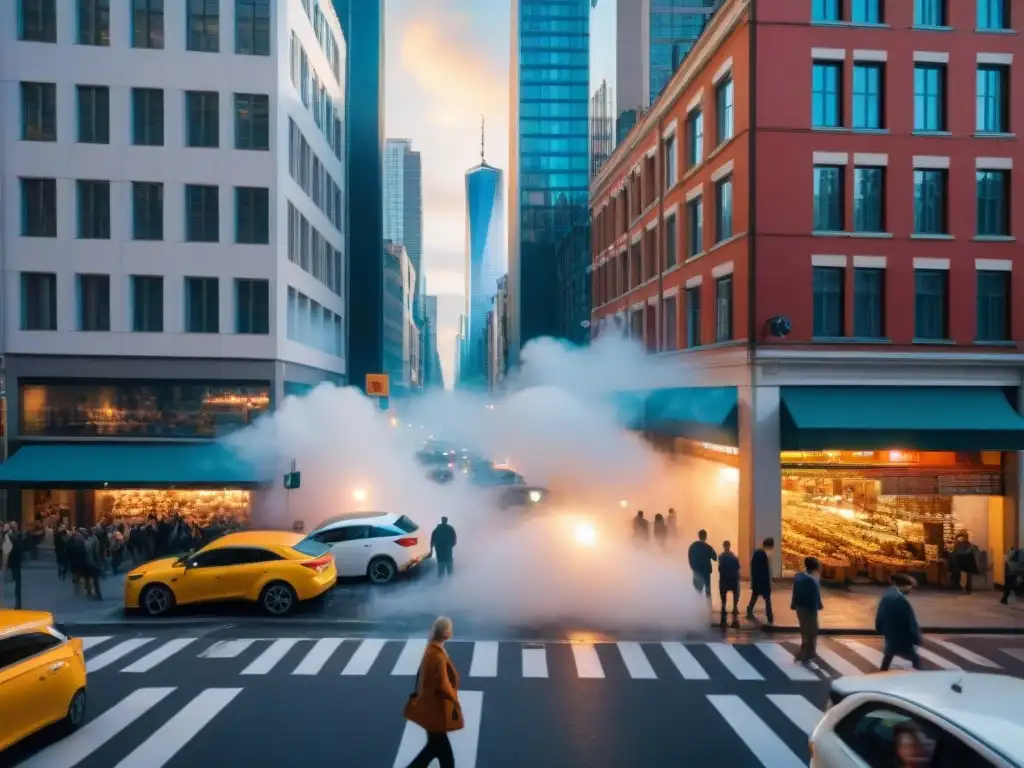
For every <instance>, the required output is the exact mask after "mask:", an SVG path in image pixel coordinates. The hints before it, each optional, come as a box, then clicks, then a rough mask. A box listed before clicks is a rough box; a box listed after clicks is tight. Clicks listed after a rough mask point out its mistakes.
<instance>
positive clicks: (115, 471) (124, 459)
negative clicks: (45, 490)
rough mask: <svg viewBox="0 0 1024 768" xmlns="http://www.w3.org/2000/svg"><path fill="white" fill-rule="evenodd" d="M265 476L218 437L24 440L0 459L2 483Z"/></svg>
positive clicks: (255, 479) (228, 481)
mask: <svg viewBox="0 0 1024 768" xmlns="http://www.w3.org/2000/svg"><path fill="white" fill-rule="evenodd" d="M266 479H267V478H263V477H261V476H260V474H259V473H258V472H257V471H256V469H255V468H254V467H252V466H250V465H249V464H248V463H247V462H245V461H243V460H242V459H241V458H240V457H238V456H237V455H236V454H235V452H234V451H232V450H231V449H230V448H228V447H226V446H223V445H221V444H219V443H185V444H178V445H175V444H168V443H159V444H154V443H144V444H137V445H132V444H125V443H118V444H97V443H78V444H59V445H26V446H24V447H23V448H22V449H21V450H19V451H18V452H17V453H15V454H14V455H13V456H12V457H11V458H10V459H8V460H7V461H5V462H4V463H3V464H0V485H52V486H54V487H58V486H70V485H82V486H102V485H104V484H106V485H108V486H119V487H122V488H125V487H143V488H144V487H163V486H170V485H181V486H189V485H191V486H220V487H225V486H250V485H256V484H258V483H260V482H263V481H264V480H266Z"/></svg>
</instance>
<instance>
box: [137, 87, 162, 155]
mask: <svg viewBox="0 0 1024 768" xmlns="http://www.w3.org/2000/svg"><path fill="white" fill-rule="evenodd" d="M132 144H135V145H136V146H140V147H162V146H163V145H164V92H163V91H162V90H160V89H159V88H132Z"/></svg>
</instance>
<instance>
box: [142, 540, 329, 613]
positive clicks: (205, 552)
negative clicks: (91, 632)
mask: <svg viewBox="0 0 1024 768" xmlns="http://www.w3.org/2000/svg"><path fill="white" fill-rule="evenodd" d="M337 580H338V569H337V568H336V567H335V564H334V555H332V554H331V550H330V548H329V547H328V546H327V545H326V544H322V543H320V542H318V541H314V540H312V539H307V538H306V537H304V536H303V535H302V534H298V533H291V532H285V531H243V532H239V533H229V534H227V535H225V536H221V537H220V538H219V539H216V540H215V541H212V542H210V543H209V544H207V545H206V546H205V547H203V548H202V549H200V550H198V551H196V552H193V553H190V554H188V555H185V556H184V557H165V558H162V559H159V560H153V561H151V562H149V563H146V564H144V565H140V566H139V567H138V568H136V569H134V570H133V571H131V572H130V573H129V574H128V576H127V578H125V582H124V607H125V610H129V611H134V610H141V611H142V612H144V613H146V614H148V615H150V616H163V615H165V614H167V613H168V612H169V611H170V610H171V609H172V608H174V606H176V605H193V604H196V603H210V602H224V601H238V600H242V601H249V602H254V603H258V604H259V605H260V607H261V608H262V609H263V610H264V611H265V612H266V613H268V614H269V615H271V616H286V615H288V614H289V613H291V612H292V610H293V609H294V608H295V606H296V605H297V604H298V603H299V602H301V601H304V600H312V599H314V598H317V597H319V596H320V595H322V594H323V593H324V592H326V591H327V590H329V589H330V588H331V587H333V586H334V583H335V582H336V581H337Z"/></svg>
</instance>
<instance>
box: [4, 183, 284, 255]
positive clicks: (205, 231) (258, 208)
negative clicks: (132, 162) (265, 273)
mask: <svg viewBox="0 0 1024 768" xmlns="http://www.w3.org/2000/svg"><path fill="white" fill-rule="evenodd" d="M20 181H21V234H22V236H23V237H57V180H56V179H37V178H22V179H21V180H20ZM131 186H132V211H131V217H132V239H133V240H163V239H164V184H163V183H161V182H152V181H133V182H131ZM110 189H111V182H109V181H97V180H93V179H79V180H76V181H75V204H76V211H77V212H76V216H75V237H76V238H78V239H81V240H110V239H111V233H112V227H111V205H110ZM234 192H235V234H234V242H235V243H238V244H240V245H267V244H268V243H269V242H270V190H268V189H267V188H266V187H235V188H234ZM184 193H185V201H184V203H185V227H184V229H185V242H189V243H219V242H220V241H221V235H220V188H219V187H216V186H210V185H205V184H186V185H184Z"/></svg>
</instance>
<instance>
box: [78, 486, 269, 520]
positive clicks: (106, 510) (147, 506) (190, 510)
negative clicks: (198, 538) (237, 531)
mask: <svg viewBox="0 0 1024 768" xmlns="http://www.w3.org/2000/svg"><path fill="white" fill-rule="evenodd" d="M249 495H250V492H249V491H233V490H213V491H161V490H116V491H97V492H96V517H97V519H99V518H101V517H105V516H111V517H114V518H120V519H121V520H123V521H124V522H126V523H135V522H145V520H146V518H148V517H149V516H150V515H156V516H157V517H160V516H166V515H172V514H174V513H176V512H177V513H178V514H180V515H181V516H182V517H186V518H189V519H190V520H192V521H193V522H195V523H198V524H199V525H206V524H207V523H208V522H210V520H211V518H213V517H214V516H216V515H221V514H223V515H226V516H227V517H229V518H234V519H235V520H247V519H248V518H249Z"/></svg>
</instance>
